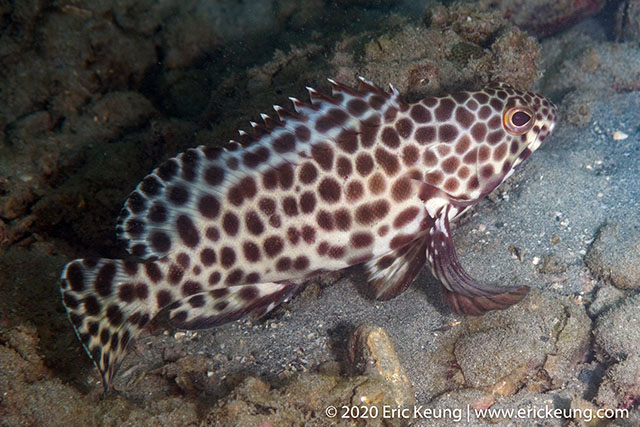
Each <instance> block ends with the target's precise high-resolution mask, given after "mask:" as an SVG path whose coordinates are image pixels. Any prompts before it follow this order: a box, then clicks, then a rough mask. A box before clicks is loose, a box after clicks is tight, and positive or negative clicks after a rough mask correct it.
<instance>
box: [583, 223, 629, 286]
mask: <svg viewBox="0 0 640 427" xmlns="http://www.w3.org/2000/svg"><path fill="white" fill-rule="evenodd" d="M585 262H586V263H587V266H588V267H589V269H590V270H591V271H592V272H593V273H594V274H595V275H597V276H598V277H600V278H601V279H603V280H606V281H608V282H610V283H611V284H612V285H613V286H615V287H617V288H620V289H638V288H640V229H638V228H637V227H633V226H625V225H614V224H606V225H605V226H603V227H602V228H601V229H600V231H599V233H598V237H597V238H596V240H595V241H594V242H593V244H592V245H591V248H590V249H589V252H588V253H587V256H586V257H585Z"/></svg>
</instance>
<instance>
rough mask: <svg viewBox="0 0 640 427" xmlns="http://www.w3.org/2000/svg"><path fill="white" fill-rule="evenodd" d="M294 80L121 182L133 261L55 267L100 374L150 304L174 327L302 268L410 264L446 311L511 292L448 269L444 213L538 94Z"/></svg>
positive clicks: (400, 283) (281, 294)
mask: <svg viewBox="0 0 640 427" xmlns="http://www.w3.org/2000/svg"><path fill="white" fill-rule="evenodd" d="M329 81H330V83H331V86H332V95H330V96H329V95H324V94H321V93H319V92H318V91H316V90H314V89H311V88H308V90H309V95H310V103H305V102H302V101H300V100H298V99H295V98H291V101H292V102H293V107H294V109H293V111H289V110H286V109H284V108H282V107H279V106H275V107H274V108H275V111H276V115H274V116H273V117H270V116H267V115H262V118H263V121H264V123H261V124H258V123H253V122H252V123H251V126H252V128H253V129H252V131H251V132H244V131H240V132H239V134H240V135H239V138H238V139H237V141H230V142H229V143H227V144H225V145H224V146H223V147H219V146H200V147H197V148H192V149H189V150H187V151H185V152H184V153H181V154H179V155H178V156H176V157H174V158H172V159H169V160H167V161H166V162H165V163H163V164H162V165H160V166H159V167H158V168H157V169H155V170H154V171H153V172H151V173H150V174H149V175H148V176H147V177H145V178H144V179H143V180H142V182H140V184H138V186H137V187H136V189H135V190H134V191H133V192H132V193H131V195H130V197H129V199H128V200H127V202H126V203H125V205H124V207H123V209H122V213H121V215H120V218H119V221H118V226H117V233H118V236H119V237H120V238H121V239H123V240H124V241H125V242H126V243H127V249H128V251H129V252H130V253H131V254H132V255H133V256H134V257H135V259H136V260H135V261H125V260H117V259H104V258H100V259H95V258H86V259H78V260H74V261H71V262H70V263H68V264H67V265H66V266H65V268H64V271H63V272H62V278H61V279H62V282H61V292H62V299H63V302H64V305H65V307H66V309H67V312H68V315H69V319H70V321H71V323H72V324H73V327H74V328H75V331H76V333H77V335H78V337H79V339H80V341H81V342H82V345H83V346H84V348H85V349H86V351H87V353H88V354H89V355H90V357H91V359H92V360H93V362H94V363H95V365H96V366H97V367H98V369H99V370H100V373H101V374H102V378H103V382H104V385H105V388H107V389H108V388H109V386H110V384H111V382H112V380H113V377H114V375H115V373H116V371H117V368H118V366H119V364H120V362H121V361H122V359H123V357H124V355H125V354H126V350H127V346H128V345H129V344H130V343H131V342H132V340H133V339H135V338H136V337H137V336H138V335H139V334H140V332H141V331H142V330H143V329H144V328H145V326H146V325H147V324H148V323H149V322H150V321H151V319H153V318H154V316H156V314H157V313H158V312H159V311H160V310H163V309H167V310H169V319H170V321H171V322H172V323H173V324H174V325H175V326H177V327H179V328H184V329H202V328H210V327H213V326H216V325H221V324H223V323H227V322H230V321H234V320H237V319H239V318H241V317H243V316H245V315H247V314H249V313H252V314H254V315H256V316H262V315H264V314H266V313H268V312H270V311H271V310H272V309H273V308H274V307H276V306H278V305H279V304H281V303H282V302H284V301H287V300H288V299H289V298H290V297H291V296H292V295H293V294H294V292H295V291H296V289H297V288H298V287H299V286H300V284H301V283H303V282H305V281H306V280H308V279H309V278H311V277H313V276H316V275H318V274H321V273H323V272H328V271H336V270H341V269H344V268H347V267H350V266H353V265H356V264H363V265H364V271H365V272H366V274H367V275H368V279H369V284H370V286H371V288H372V291H373V293H374V294H375V296H376V297H377V298H379V299H383V300H384V299H389V298H393V297H395V296H397V295H398V294H400V293H401V292H403V291H404V290H405V289H406V288H407V286H408V285H409V284H410V283H411V282H412V281H413V280H414V278H415V277H416V275H417V274H418V273H419V272H420V271H421V270H422V269H423V267H424V265H425V264H428V265H429V267H430V268H431V272H432V273H433V275H434V276H435V277H436V278H437V279H438V280H439V282H440V283H441V284H442V293H443V295H444V299H445V300H446V301H447V302H448V304H449V305H450V307H451V308H452V310H453V311H455V312H456V313H462V314H468V315H480V314H483V313H485V312H487V311H490V310H496V309H504V308H506V307H509V306H510V305H513V304H515V303H517V302H519V301H520V300H521V299H522V298H523V297H524V296H525V295H526V293H527V292H528V290H529V288H528V287H526V286H521V287H515V288H514V287H496V286H489V285H486V284H483V283H481V282H479V281H477V280H475V279H473V278H472V277H471V276H469V275H468V274H467V273H466V272H465V270H464V269H463V268H462V266H461V265H460V263H459V261H458V257H457V255H456V249H455V247H454V244H453V240H452V238H451V231H450V223H451V222H452V221H453V220H454V219H456V218H457V217H459V216H460V214H462V213H463V212H464V211H465V210H466V209H467V208H469V207H470V206H472V205H474V204H476V203H478V201H480V200H481V199H482V198H483V197H485V196H486V195H487V194H489V193H490V192H491V191H493V190H494V189H495V188H496V187H497V186H498V185H500V183H502V182H503V181H504V180H505V179H506V178H507V177H509V176H510V175H511V174H512V173H513V171H514V169H515V168H516V167H517V166H518V165H520V164H521V163H522V162H523V161H524V160H525V159H526V158H527V157H529V155H530V154H531V153H532V152H533V151H535V150H536V149H537V148H538V147H539V146H540V144H541V143H542V141H543V140H544V139H545V138H546V137H547V136H548V135H549V134H550V133H551V131H552V130H553V128H554V126H555V124H556V121H557V118H558V114H557V109H556V107H555V106H554V105H553V103H552V102H551V101H549V100H548V99H547V98H545V97H543V96H541V95H538V94H536V93H532V92H523V91H520V90H517V89H515V88H513V87H510V86H508V85H505V84H502V83H497V84H493V85H490V86H488V87H486V88H484V89H482V90H480V91H478V92H459V93H454V94H451V95H448V96H444V97H428V98H425V99H422V100H421V101H419V102H416V103H412V104H411V103H407V102H405V101H404V100H403V99H402V97H401V95H400V94H399V93H398V91H397V90H396V89H394V88H393V87H392V86H390V89H389V90H388V91H385V90H382V89H380V88H378V87H376V86H374V85H373V84H372V83H371V82H368V81H366V80H365V79H361V82H360V85H359V87H358V89H352V88H350V87H348V86H346V85H343V84H341V83H338V82H335V81H333V80H329Z"/></svg>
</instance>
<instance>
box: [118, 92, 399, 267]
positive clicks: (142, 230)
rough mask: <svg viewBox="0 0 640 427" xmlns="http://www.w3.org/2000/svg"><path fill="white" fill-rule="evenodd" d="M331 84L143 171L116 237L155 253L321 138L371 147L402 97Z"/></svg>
mask: <svg viewBox="0 0 640 427" xmlns="http://www.w3.org/2000/svg"><path fill="white" fill-rule="evenodd" d="M331 84H332V87H333V94H332V95H331V96H326V95H322V94H320V93H319V92H317V91H315V90H314V89H309V93H310V97H311V104H307V103H304V102H302V101H299V100H297V99H295V98H291V99H292V102H293V105H294V108H295V110H296V112H295V113H294V112H288V111H286V110H284V109H283V108H281V107H277V108H276V107H274V108H275V110H276V113H277V117H275V118H273V117H269V116H266V115H263V116H262V117H263V120H264V124H258V123H251V126H252V128H253V132H252V133H248V132H244V131H242V132H240V136H239V138H238V141H230V142H229V143H228V144H226V145H225V146H224V147H223V148H218V147H205V146H200V147H198V148H192V149H189V150H187V151H185V152H184V153H182V154H180V155H178V156H176V157H174V158H172V159H169V160H167V161H166V162H165V163H164V164H163V165H161V166H160V167H158V168H157V169H155V170H154V171H153V172H152V173H151V174H149V175H148V176H147V177H145V178H144V179H143V180H142V182H141V183H140V184H139V185H138V187H137V188H136V190H135V191H133V193H132V194H131V195H130V197H129V199H128V200H127V202H126V203H125V205H124V208H123V209H122V212H121V215H120V218H119V220H118V226H117V233H118V236H119V237H120V238H121V239H122V240H124V241H126V242H127V244H128V246H127V249H128V250H129V252H131V253H132V254H134V255H136V256H139V257H141V258H142V259H155V258H160V257H163V256H165V255H167V254H168V253H171V252H172V250H174V249H175V248H176V247H178V246H179V245H185V244H186V245H187V246H189V241H188V234H189V233H188V231H189V229H192V228H193V227H196V228H197V229H199V230H204V229H206V228H207V225H210V223H211V222H212V221H215V220H217V219H218V217H219V216H220V215H222V212H221V211H222V210H223V207H224V205H225V204H226V203H233V202H234V199H235V200H238V198H240V200H242V198H243V197H253V196H254V195H255V193H256V180H257V179H263V180H264V179H270V180H271V181H272V182H273V183H275V185H278V182H280V177H281V176H282V174H283V173H286V172H289V173H290V170H289V171H287V170H285V169H286V168H287V167H288V166H286V165H287V164H288V165H290V166H291V165H293V166H296V165H298V164H299V163H300V162H301V161H302V159H305V158H309V157H311V156H312V155H313V153H312V147H313V146H314V145H316V144H326V143H327V141H329V143H333V144H336V145H337V146H338V147H339V148H340V149H342V150H343V151H346V152H353V151H354V150H355V149H356V148H357V147H358V144H359V142H360V143H361V144H362V145H365V146H368V145H367V144H370V143H371V141H369V140H367V144H365V142H364V140H363V141H359V140H360V139H364V138H365V137H366V135H369V136H370V135H372V134H374V135H375V134H376V133H377V131H374V132H372V129H376V128H377V127H379V126H380V124H381V123H382V121H383V120H384V116H385V114H386V113H387V112H388V111H389V110H392V109H393V108H399V106H401V104H402V102H403V101H402V100H401V99H400V98H399V96H398V95H397V94H390V93H386V92H384V91H383V90H382V89H379V88H376V87H375V86H373V85H372V84H371V83H370V82H366V81H364V80H363V82H362V83H361V88H360V90H358V91H356V90H353V89H351V88H347V86H344V85H342V84H339V83H336V82H333V81H331ZM369 139H370V137H369ZM232 190H233V191H232ZM181 236H186V240H185V238H182V237H181Z"/></svg>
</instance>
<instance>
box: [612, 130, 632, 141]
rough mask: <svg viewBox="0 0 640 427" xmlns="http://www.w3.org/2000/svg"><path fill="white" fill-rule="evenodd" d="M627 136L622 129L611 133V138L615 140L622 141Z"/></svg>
mask: <svg viewBox="0 0 640 427" xmlns="http://www.w3.org/2000/svg"><path fill="white" fill-rule="evenodd" d="M627 138H629V135H627V134H626V133H624V132H622V131H619V130H617V131H615V132H614V133H613V139H614V140H616V141H624V140H625V139H627Z"/></svg>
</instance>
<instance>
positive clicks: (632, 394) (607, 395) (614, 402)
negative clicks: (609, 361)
mask: <svg viewBox="0 0 640 427" xmlns="http://www.w3.org/2000/svg"><path fill="white" fill-rule="evenodd" d="M638 398H640V354H637V353H636V354H633V355H630V356H629V357H628V358H627V359H626V360H624V361H622V362H620V363H616V364H614V365H612V366H611V367H609V369H607V372H606V374H605V376H604V379H603V381H602V384H600V388H599V389H598V394H597V396H596V401H597V402H598V404H599V405H601V406H604V407H609V408H620V407H627V406H629V405H630V402H634V401H636V400H637V399H638Z"/></svg>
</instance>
